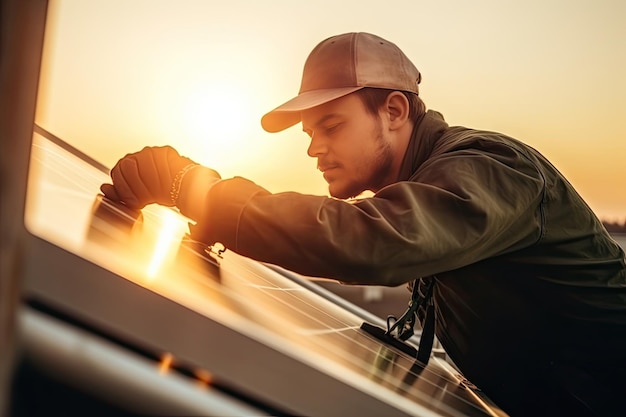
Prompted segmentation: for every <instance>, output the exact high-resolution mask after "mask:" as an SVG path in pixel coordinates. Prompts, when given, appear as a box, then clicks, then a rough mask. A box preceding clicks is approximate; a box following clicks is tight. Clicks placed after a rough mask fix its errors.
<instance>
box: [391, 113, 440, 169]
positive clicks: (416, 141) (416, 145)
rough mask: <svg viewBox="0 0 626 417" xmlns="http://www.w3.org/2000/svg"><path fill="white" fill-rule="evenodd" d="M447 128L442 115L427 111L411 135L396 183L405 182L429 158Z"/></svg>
mask: <svg viewBox="0 0 626 417" xmlns="http://www.w3.org/2000/svg"><path fill="white" fill-rule="evenodd" d="M447 128H448V124H447V123H446V122H445V120H444V119H443V115H442V114H441V113H439V112H437V111H435V110H428V111H427V112H426V113H425V114H424V115H422V116H421V117H420V118H419V119H418V121H417V123H416V124H415V127H414V128H413V133H412V134H411V139H410V140H409V146H408V147H407V150H406V153H405V154H404V159H403V160H402V166H401V168H400V175H399V178H398V181H407V180H408V179H409V178H411V176H412V175H413V173H414V172H415V171H417V169H418V168H419V167H420V166H421V165H422V164H423V163H424V162H425V161H426V160H427V159H428V158H429V157H430V155H431V154H432V151H433V148H434V146H435V143H436V142H437V140H438V139H439V138H440V137H441V135H443V133H444V132H445V130H446V129H447Z"/></svg>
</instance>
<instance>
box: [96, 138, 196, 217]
mask: <svg viewBox="0 0 626 417" xmlns="http://www.w3.org/2000/svg"><path fill="white" fill-rule="evenodd" d="M192 162H193V161H191V160H190V159H188V158H185V157H182V156H180V155H179V154H178V152H177V151H176V150H175V149H174V148H172V147H171V146H162V147H145V148H144V149H142V150H141V151H139V152H136V153H132V154H127V155H126V156H125V157H123V158H122V159H120V160H119V161H118V162H117V164H115V166H114V167H113V169H112V170H111V179H112V180H113V184H112V185H111V184H103V185H102V187H101V190H102V192H103V193H105V195H107V196H110V198H111V199H115V200H117V201H121V202H123V203H125V204H126V205H128V206H130V207H132V208H143V207H144V206H145V205H146V204H151V203H159V204H163V205H167V206H171V205H172V204H173V203H172V201H171V196H170V191H171V187H172V182H173V179H174V176H175V175H176V174H177V173H178V172H180V170H181V169H183V168H184V166H186V165H188V164H189V163H192Z"/></svg>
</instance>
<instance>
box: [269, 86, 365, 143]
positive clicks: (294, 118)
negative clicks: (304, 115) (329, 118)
mask: <svg viewBox="0 0 626 417" xmlns="http://www.w3.org/2000/svg"><path fill="white" fill-rule="evenodd" d="M361 88H363V87H342V88H329V89H325V90H313V91H307V92H304V93H301V94H299V95H297V96H296V97H294V98H292V99H291V100H289V101H288V102H286V103H284V104H282V105H280V106H278V107H276V108H275V109H274V110H272V111H270V112H269V113H267V114H265V115H264V116H263V117H262V118H261V126H263V129H265V130H266V131H267V132H271V133H274V132H280V131H281V130H285V129H287V128H288V127H291V126H293V125H295V124H296V123H298V122H299V121H300V120H301V118H300V112H301V111H303V110H307V109H311V108H313V107H316V106H319V105H321V104H324V103H328V102H329V101H332V100H335V99H338V98H340V97H343V96H345V95H348V94H350V93H353V92H355V91H357V90H360V89H361Z"/></svg>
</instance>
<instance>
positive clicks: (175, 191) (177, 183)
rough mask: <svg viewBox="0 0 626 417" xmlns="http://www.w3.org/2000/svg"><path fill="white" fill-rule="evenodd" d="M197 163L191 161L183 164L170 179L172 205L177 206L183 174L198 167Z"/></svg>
mask: <svg viewBox="0 0 626 417" xmlns="http://www.w3.org/2000/svg"><path fill="white" fill-rule="evenodd" d="M198 166H199V165H198V164H197V163H195V162H191V163H189V164H187V165H185V166H184V167H183V168H182V169H181V170H180V171H178V172H177V173H176V175H175V176H174V179H173V180H172V185H171V187H170V200H171V203H172V205H173V206H178V198H179V196H180V191H181V188H182V184H183V180H184V179H185V176H186V175H187V174H188V173H189V171H191V170H192V169H194V168H196V167H198Z"/></svg>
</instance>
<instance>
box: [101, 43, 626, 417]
mask: <svg viewBox="0 0 626 417" xmlns="http://www.w3.org/2000/svg"><path fill="white" fill-rule="evenodd" d="M420 79H421V76H420V73H419V72H418V70H417V69H416V68H415V66H414V65H413V64H412V63H411V62H410V61H409V59H408V58H407V57H406V56H405V55H404V54H403V53H402V51H401V50H400V49H398V48H397V47H396V46H395V45H394V44H392V43H390V42H388V41H386V40H384V39H382V38H379V37H377V36H374V35H371V34H367V33H347V34H343V35H339V36H335V37H332V38H329V39H326V40H324V41H323V42H321V43H320V44H319V45H318V46H317V47H316V48H315V49H314V50H313V51H312V52H311V54H310V55H309V57H308V59H307V61H306V63H305V66H304V72H303V77H302V85H301V89H300V93H299V95H298V96H297V97H295V98H294V99H292V100H290V101H288V102H287V103H285V104H283V105H282V106H279V107H278V108H276V109H274V110H272V111H271V112H269V113H268V114H266V115H265V116H264V117H263V119H262V125H263V127H264V128H265V129H266V130H268V131H271V132H276V131H280V130H283V129H285V128H288V127H290V126H292V125H295V124H297V123H298V122H301V123H302V128H303V130H304V132H306V134H308V135H309V137H310V139H311V142H310V146H309V148H308V154H309V156H311V157H313V158H317V161H318V168H319V169H320V170H321V171H322V172H323V175H324V179H325V180H326V181H327V182H328V184H329V191H330V194H331V195H332V196H333V197H335V198H328V197H322V196H311V195H302V194H297V193H280V194H271V193H269V192H268V191H266V190H265V189H263V188H261V187H259V186H258V185H256V184H254V183H252V182H250V181H248V180H246V179H243V178H238V177H237V178H232V179H221V178H220V176H219V174H218V173H217V172H215V171H213V170H211V169H209V168H206V167H202V166H199V165H197V164H195V163H194V162H193V161H191V160H190V159H187V158H184V157H181V156H180V155H178V153H177V152H176V151H175V150H173V149H172V148H170V147H161V148H145V149H143V150H142V151H140V152H138V153H135V154H131V155H127V156H126V157H124V158H122V159H121V160H120V161H119V162H118V163H117V164H116V166H115V167H114V168H113V170H112V171H111V177H112V180H113V184H112V185H111V184H104V185H103V186H102V191H103V192H104V193H105V195H107V196H108V197H110V198H111V199H114V200H117V201H122V202H124V203H125V204H127V205H129V206H132V207H143V206H144V205H146V204H148V203H159V204H164V205H168V206H173V205H175V206H177V207H178V208H179V209H180V210H181V212H182V213H183V214H185V215H187V216H188V217H190V218H192V219H195V220H196V221H197V225H196V226H195V227H194V229H193V231H192V234H193V235H195V236H196V238H197V239H200V240H202V241H205V242H207V243H213V242H216V241H219V242H222V243H223V244H224V245H225V246H226V247H227V248H230V249H231V250H233V251H236V252H238V253H240V254H242V255H245V256H249V257H251V258H254V259H257V260H259V261H264V262H269V263H274V264H278V265H281V266H283V267H286V268H288V269H291V270H294V271H297V272H300V273H302V274H305V275H309V276H321V277H328V278H334V279H337V280H339V281H342V282H344V283H352V284H377V285H388V286H395V285H400V284H404V283H413V282H414V281H416V280H419V284H420V285H424V286H426V287H428V286H429V284H430V290H429V291H428V295H430V294H432V297H431V304H432V305H433V306H434V323H435V329H436V335H437V337H438V339H439V340H440V342H441V343H442V344H443V346H444V348H445V350H446V352H447V353H448V354H449V356H450V357H451V358H452V360H453V361H454V362H455V364H456V365H457V366H458V367H459V368H460V370H461V371H462V372H463V373H464V375H465V376H466V377H467V378H468V379H469V380H471V381H472V382H473V383H475V384H476V385H477V386H478V387H480V388H481V389H482V390H483V391H484V392H485V393H486V394H487V395H488V396H489V397H490V398H491V399H492V400H494V401H495V402H496V403H497V404H498V405H499V406H500V407H502V408H503V409H504V410H505V411H507V412H509V413H510V414H513V415H539V414H547V415H554V414H555V413H556V414H559V415H576V414H579V415H593V414H599V415H602V414H605V415H610V414H612V413H615V412H617V411H616V410H620V409H622V408H621V407H623V398H624V397H626V383H625V382H624V381H625V380H626V267H625V257H624V252H623V251H622V250H621V249H620V247H619V246H618V245H617V244H616V243H615V242H614V241H613V240H612V239H611V238H610V237H609V235H608V234H607V232H606V231H605V229H604V228H603V226H602V225H601V223H600V221H598V219H597V218H596V216H595V215H594V214H593V212H592V211H591V210H590V209H589V207H588V206H587V205H586V204H585V202H584V201H583V200H582V198H581V197H580V196H579V195H578V194H577V193H576V191H575V190H574V189H573V187H572V186H571V185H570V184H569V183H568V182H567V180H566V179H565V178H564V177H563V176H562V175H561V174H560V173H559V172H558V171H557V170H556V169H555V168H554V167H553V166H552V165H551V164H550V163H549V162H548V161H547V160H546V159H545V158H544V157H543V156H542V155H540V154H539V153H538V152H537V151H535V150H534V149H532V148H530V147H528V146H526V145H524V144H522V143H520V142H519V141H517V140H515V139H512V138H510V137H507V136H505V135H502V134H499V133H493V132H485V131H478V130H472V129H467V128H463V127H450V126H448V125H447V124H446V122H445V121H444V119H443V117H442V116H441V115H440V114H439V113H437V112H434V111H426V110H425V106H424V104H423V102H422V101H421V100H420V98H419V96H418V93H419V90H418V85H419V83H420ZM366 190H369V191H372V192H373V193H374V195H373V197H371V198H365V199H361V200H359V201H352V202H347V201H343V200H342V199H348V198H350V197H353V196H357V195H359V194H361V193H362V192H363V191H366ZM428 295H427V297H428ZM622 410H626V408H623V409H622Z"/></svg>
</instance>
